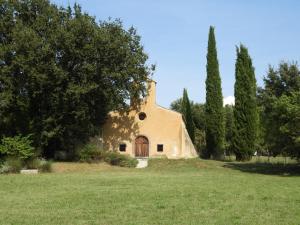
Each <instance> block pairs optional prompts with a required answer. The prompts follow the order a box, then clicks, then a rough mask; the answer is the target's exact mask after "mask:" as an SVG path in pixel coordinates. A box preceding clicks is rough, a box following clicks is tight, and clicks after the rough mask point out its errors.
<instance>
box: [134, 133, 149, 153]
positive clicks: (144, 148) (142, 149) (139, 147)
mask: <svg viewBox="0 0 300 225" xmlns="http://www.w3.org/2000/svg"><path fill="white" fill-rule="evenodd" d="M135 157H149V141H148V139H147V138H146V137H144V136H139V137H137V138H136V139H135Z"/></svg>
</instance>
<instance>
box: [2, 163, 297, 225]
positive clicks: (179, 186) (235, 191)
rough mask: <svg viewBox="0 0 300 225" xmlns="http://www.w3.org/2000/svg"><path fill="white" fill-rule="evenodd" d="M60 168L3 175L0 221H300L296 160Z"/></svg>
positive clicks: (272, 223)
mask: <svg viewBox="0 0 300 225" xmlns="http://www.w3.org/2000/svg"><path fill="white" fill-rule="evenodd" d="M54 171H55V172H53V173H50V174H40V175H0V224H13V225H18V224H20V225H25V224H28V225H34V224H39V225H40V224H55V225H58V224H70V225H71V224H72V225H77V224H84V225H86V224H97V225H100V224H107V225H108V224H117V225H122V224H132V225H133V224H151V225H154V224H164V225H171V224H180V225H182V224H218V225H220V224H224V225H225V224H226V225H231V224H255V225H257V224H263V225H276V224H282V225H288V224H291V225H297V224H300V170H299V166H297V165H295V164H292V165H291V164H289V165H286V166H284V165H282V164H277V163H276V164H266V163H263V162H259V163H255V162H250V163H235V162H216V161H205V160H200V159H192V160H166V159H155V160H151V161H150V165H149V167H148V168H146V169H126V168H118V167H111V166H108V165H105V164H98V165H95V164H94V165H89V164H75V163H55V164H54Z"/></svg>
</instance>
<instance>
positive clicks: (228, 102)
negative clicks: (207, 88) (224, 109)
mask: <svg viewBox="0 0 300 225" xmlns="http://www.w3.org/2000/svg"><path fill="white" fill-rule="evenodd" d="M223 105H224V106H225V105H234V97H233V96H227V97H225V98H224V99H223Z"/></svg>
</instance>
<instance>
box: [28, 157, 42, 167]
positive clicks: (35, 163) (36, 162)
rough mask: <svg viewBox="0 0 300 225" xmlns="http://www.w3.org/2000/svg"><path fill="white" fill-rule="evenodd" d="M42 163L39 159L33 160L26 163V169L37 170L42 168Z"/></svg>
mask: <svg viewBox="0 0 300 225" xmlns="http://www.w3.org/2000/svg"><path fill="white" fill-rule="evenodd" d="M40 163H41V161H40V160H39V159H38V158H33V159H30V160H28V161H26V163H25V165H26V169H37V168H39V166H40Z"/></svg>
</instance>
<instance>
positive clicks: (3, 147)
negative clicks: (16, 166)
mask: <svg viewBox="0 0 300 225" xmlns="http://www.w3.org/2000/svg"><path fill="white" fill-rule="evenodd" d="M0 153H1V154H2V155H4V156H7V157H13V158H18V159H21V160H27V159H29V158H31V157H33V156H34V154H35V149H34V147H32V140H31V139H30V136H26V137H22V136H20V135H19V136H15V137H5V138H3V139H2V140H1V144H0Z"/></svg>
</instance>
